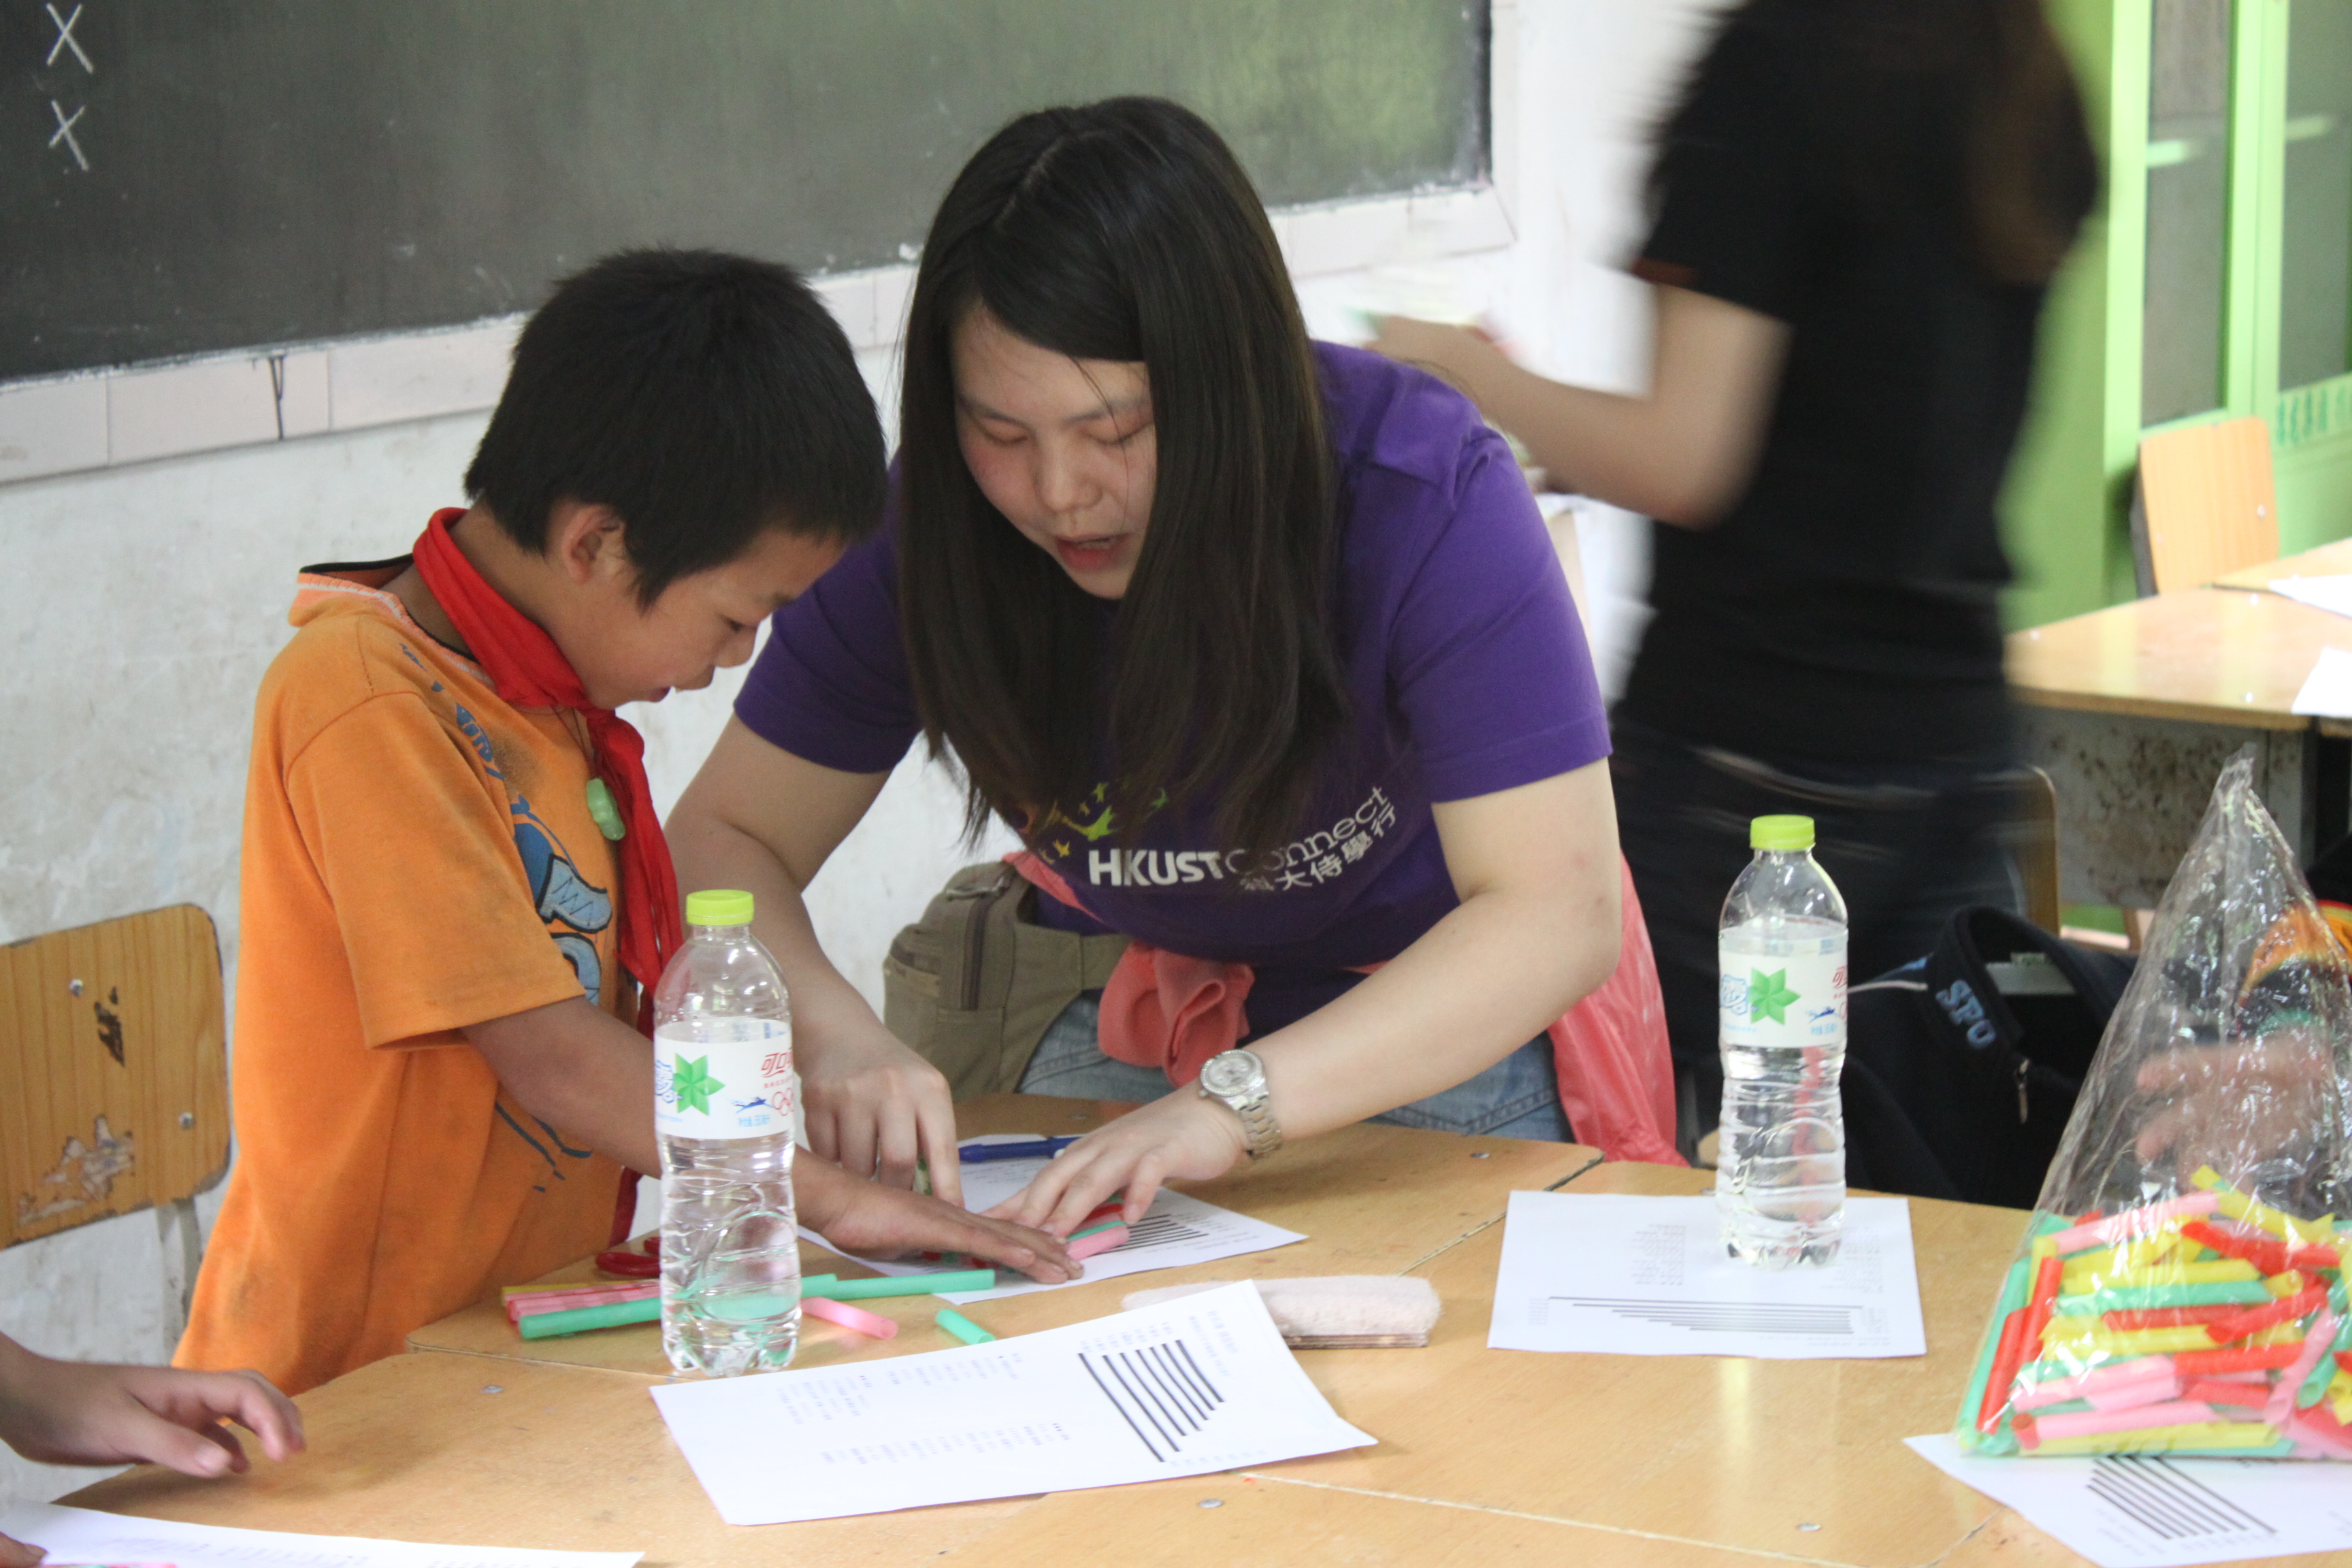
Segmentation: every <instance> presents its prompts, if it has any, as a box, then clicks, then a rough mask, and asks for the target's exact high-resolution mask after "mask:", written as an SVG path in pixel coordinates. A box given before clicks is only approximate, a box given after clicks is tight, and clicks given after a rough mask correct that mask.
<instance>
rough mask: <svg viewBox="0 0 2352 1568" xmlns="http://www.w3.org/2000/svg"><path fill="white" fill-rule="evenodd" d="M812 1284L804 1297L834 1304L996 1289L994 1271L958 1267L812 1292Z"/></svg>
mask: <svg viewBox="0 0 2352 1568" xmlns="http://www.w3.org/2000/svg"><path fill="white" fill-rule="evenodd" d="M811 1283H813V1282H811V1281H804V1282H803V1284H802V1286H801V1294H802V1295H803V1296H823V1297H824V1298H826V1299H827V1300H835V1301H863V1300H869V1299H870V1298H872V1297H876V1296H930V1295H935V1294H940V1293H943V1292H946V1291H949V1290H992V1289H995V1288H996V1270H995V1269H993V1268H960V1269H955V1270H953V1271H951V1272H949V1273H946V1274H901V1275H895V1276H894V1275H887V1274H886V1275H884V1276H883V1277H882V1278H881V1279H835V1280H831V1281H828V1282H827V1283H826V1284H824V1285H823V1286H821V1287H819V1288H817V1289H810V1284H811Z"/></svg>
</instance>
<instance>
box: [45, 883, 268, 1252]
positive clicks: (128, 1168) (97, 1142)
mask: <svg viewBox="0 0 2352 1568" xmlns="http://www.w3.org/2000/svg"><path fill="white" fill-rule="evenodd" d="M0 1029H5V1032H6V1036H7V1040H8V1046H7V1048H6V1049H5V1051H0V1247H14V1246H16V1244H17V1243H19V1242H25V1241H31V1240H33V1239H34V1238H35V1237H43V1236H49V1235H53V1234H55V1233H56V1232H58V1231H61V1230H70V1229H72V1228H73V1227H74V1226H79V1225H88V1224H89V1222H90V1221H92V1220H97V1219H104V1218H106V1217H108V1216H109V1215H119V1214H128V1213H131V1211H132V1210H134V1209H142V1208H146V1207H149V1206H151V1205H165V1204H171V1205H181V1206H182V1208H183V1210H184V1215H185V1217H186V1218H187V1219H189V1220H190V1221H193V1217H194V1216H193V1210H192V1209H191V1208H189V1207H188V1206H187V1205H189V1200H191V1199H193V1198H194V1195H195V1194H198V1193H200V1192H203V1191H204V1190H205V1188H207V1187H210V1186H211V1185H212V1184H214V1183H215V1182H217V1181H219V1180H220V1178H221V1176H222V1174H223V1173H225V1172H226V1170H227V1169H228V1142H229V1124H228V1055H227V1049H226V1029H225V1024H224V1020H223V1015H222V1009H221V962H220V939H219V936H218V934H217V933H216V932H215V931H214V929H213V922H212V920H211V918H210V917H209V916H207V915H206V914H205V912H204V910H200V909H197V908H196V907H195V906H194V905H193V904H177V905H174V906H173V907H172V908H170V909H163V910H149V911H148V912H147V913H145V914H138V915H126V916H123V917H122V918H121V919H119V920H110V921H100V922H99V923H97V924H96V925H87V926H79V927H77V928H75V929H74V930H71V931H53V932H51V933H50V934H49V935H47V936H37V937H28V938H26V940H24V941H22V942H16V943H13V944H11V945H9V946H7V947H5V948H0ZM185 1234H186V1236H187V1237H189V1238H190V1239H191V1242H192V1241H193V1237H194V1225H193V1223H190V1224H188V1225H187V1226H185Z"/></svg>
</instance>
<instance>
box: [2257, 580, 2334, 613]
mask: <svg viewBox="0 0 2352 1568" xmlns="http://www.w3.org/2000/svg"><path fill="white" fill-rule="evenodd" d="M2271 592H2272V593H2273V594H2283V595H2285V596H2286V597H2288V598H2290V599H2293V600H2294V602H2295V603H2297V604H2299V605H2310V606H2311V607H2312V608H2313V609H2315V610H2326V611H2329V612H2331V613H2333V614H2335V615H2338V616H2352V574H2342V573H2333V574H2325V575H2322V576H2317V577H2273V578H2272V579H2271Z"/></svg>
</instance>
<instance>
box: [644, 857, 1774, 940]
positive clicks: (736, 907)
mask: <svg viewBox="0 0 2352 1568" xmlns="http://www.w3.org/2000/svg"><path fill="white" fill-rule="evenodd" d="M1809 842H1810V841H1809ZM686 923H687V924H688V925H690V926H747V925H750V924H751V894H749V893H744V892H738V891H736V890H735V889H731V888H719V889H710V890H709V891H705V892H700V893H688V894H687V896H686Z"/></svg>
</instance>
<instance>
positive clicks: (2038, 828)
mask: <svg viewBox="0 0 2352 1568" xmlns="http://www.w3.org/2000/svg"><path fill="white" fill-rule="evenodd" d="M2011 858H2013V859H2014V860H2015V861H2016V863H2017V874H2018V879H2019V881H2020V882H2021V884H2022V885H2023V886H2024V889H2025V918H2026V919H2027V920H2030V921H2032V922H2033V923H2034V924H2035V925H2038V926H2040V927H2041V928H2042V930H2043V931H2056V930H2057V929H2058V910H2059V903H2058V786H2057V785H2056V784H2053V783H2051V782H2050V775H2049V774H2048V773H2043V772H2042V770H2041V769H2040V768H2036V767H2028V768H2026V769H2025V770H2024V771H2023V772H2022V773H2021V774H2020V775H2019V778H2018V783H2017V814H2016V826H2015V837H2014V839H2013V840H2012V848H2011Z"/></svg>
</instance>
